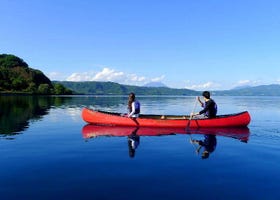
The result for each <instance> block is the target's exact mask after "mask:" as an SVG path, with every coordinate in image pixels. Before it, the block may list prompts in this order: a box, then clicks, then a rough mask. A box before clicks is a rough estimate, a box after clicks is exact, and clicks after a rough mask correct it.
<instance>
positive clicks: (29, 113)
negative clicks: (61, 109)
mask: <svg viewBox="0 0 280 200" xmlns="http://www.w3.org/2000/svg"><path fill="white" fill-rule="evenodd" d="M65 101H67V99H66V98H60V97H46V96H0V137H3V138H5V139H13V138H11V136H14V135H17V134H20V133H21V132H23V131H24V130H26V129H27V128H28V127H29V124H30V121H37V120H40V119H41V118H42V116H44V115H47V114H48V112H49V109H50V108H51V107H52V106H60V105H63V104H64V103H65Z"/></svg>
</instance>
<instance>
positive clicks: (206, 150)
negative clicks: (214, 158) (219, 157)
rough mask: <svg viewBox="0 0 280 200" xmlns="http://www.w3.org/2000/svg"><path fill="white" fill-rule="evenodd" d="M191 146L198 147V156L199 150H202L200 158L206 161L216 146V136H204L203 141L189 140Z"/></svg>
mask: <svg viewBox="0 0 280 200" xmlns="http://www.w3.org/2000/svg"><path fill="white" fill-rule="evenodd" d="M190 142H191V143H192V144H197V145H198V147H197V148H196V153H197V154H199V153H200V150H201V149H203V151H202V153H201V158H202V159H206V158H208V157H209V155H210V154H211V153H213V152H214V151H215V149H216V146H217V139H216V135H212V134H205V135H204V139H203V140H194V139H192V138H191V139H190Z"/></svg>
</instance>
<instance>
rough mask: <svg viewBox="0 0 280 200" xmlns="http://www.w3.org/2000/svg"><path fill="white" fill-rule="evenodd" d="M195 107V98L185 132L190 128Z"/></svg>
mask: <svg viewBox="0 0 280 200" xmlns="http://www.w3.org/2000/svg"><path fill="white" fill-rule="evenodd" d="M196 106H197V98H195V103H194V107H193V111H192V112H191V114H190V117H189V122H188V124H187V127H186V130H188V129H189V127H190V124H191V120H192V117H193V113H194V112H195V109H196Z"/></svg>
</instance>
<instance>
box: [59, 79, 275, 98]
mask: <svg viewBox="0 0 280 200" xmlns="http://www.w3.org/2000/svg"><path fill="white" fill-rule="evenodd" d="M54 83H59V84H62V85H64V86H65V87H66V88H69V89H71V90H73V91H74V92H75V93H76V94H94V95H127V94H129V93H130V92H135V93H136V94H137V95H185V96H197V95H201V91H195V90H189V89H175V88H168V87H147V86H146V87H144V86H142V87H140V86H131V85H122V84H119V83H114V82H98V81H86V82H73V81H54ZM210 92H211V93H212V96H280V85H277V84H274V85H260V86H255V87H246V88H240V89H238V88H237V89H231V90H223V91H210Z"/></svg>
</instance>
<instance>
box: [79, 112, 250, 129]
mask: <svg viewBox="0 0 280 200" xmlns="http://www.w3.org/2000/svg"><path fill="white" fill-rule="evenodd" d="M82 118H83V120H84V121H85V122H87V123H89V124H96V125H109V126H134V127H162V128H172V127H173V128H174V127H176V128H186V127H188V128H204V127H207V128H211V127H246V126H247V125H248V124H249V123H250V120H251V118H250V115H249V113H248V112H247V111H245V112H241V113H237V114H231V115H221V116H217V117H216V118H213V119H192V120H189V116H164V117H161V116H159V115H140V117H139V118H136V119H133V118H128V117H125V116H122V115H121V114H120V113H109V112H103V111H95V110H92V109H88V108H83V110H82Z"/></svg>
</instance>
